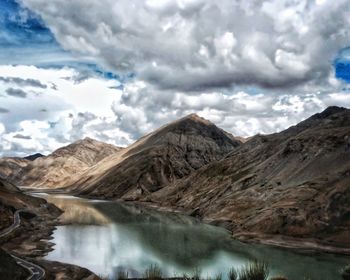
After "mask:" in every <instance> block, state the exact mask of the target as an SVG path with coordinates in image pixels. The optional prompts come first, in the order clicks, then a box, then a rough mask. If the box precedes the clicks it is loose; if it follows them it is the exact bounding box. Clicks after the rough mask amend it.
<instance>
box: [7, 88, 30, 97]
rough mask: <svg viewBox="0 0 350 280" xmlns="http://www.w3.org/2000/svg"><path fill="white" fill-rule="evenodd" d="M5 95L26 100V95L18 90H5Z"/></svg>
mask: <svg viewBox="0 0 350 280" xmlns="http://www.w3.org/2000/svg"><path fill="white" fill-rule="evenodd" d="M6 93H7V95H10V96H13V97H19V98H26V97H27V93H26V92H25V91H24V90H22V89H19V88H8V89H7V90H6Z"/></svg>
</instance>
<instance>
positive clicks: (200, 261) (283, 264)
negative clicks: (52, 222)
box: [45, 196, 350, 280]
mask: <svg viewBox="0 0 350 280" xmlns="http://www.w3.org/2000/svg"><path fill="white" fill-rule="evenodd" d="M45 198H46V199H48V200H49V201H50V202H52V203H54V204H56V205H57V206H58V207H60V208H61V209H63V210H65V211H66V212H65V214H63V216H62V217H61V219H62V220H63V222H65V223H67V225H65V226H59V227H58V228H57V230H56V231H55V232H54V235H53V237H54V240H53V242H54V243H55V244H56V245H55V247H54V250H53V251H52V252H50V253H49V255H48V256H47V257H46V259H48V260H55V261H61V262H66V263H72V264H76V265H80V266H82V267H86V268H88V269H90V270H91V271H93V272H95V273H97V274H100V275H109V276H114V275H115V274H116V273H117V271H118V270H128V272H129V277H138V276H141V275H142V273H143V271H144V270H145V269H146V268H148V267H149V266H150V265H151V264H158V265H159V266H160V267H161V268H162V271H163V273H164V274H165V275H167V276H174V275H178V276H179V275H182V274H183V273H192V272H193V271H194V269H195V268H199V269H200V270H201V271H202V276H203V277H207V276H214V275H216V274H218V273H223V276H224V277H225V274H226V272H227V271H228V270H229V269H230V268H231V267H232V266H235V267H236V268H238V267H240V266H242V265H244V264H245V263H246V262H247V261H249V260H253V259H259V260H265V261H266V262H268V264H269V266H270V268H271V272H272V274H273V275H280V274H283V275H285V276H287V277H288V279H289V280H300V279H303V277H304V276H309V277H312V279H332V280H333V279H334V280H338V279H339V280H340V279H341V278H340V277H339V276H338V272H339V270H340V268H341V267H342V266H344V265H345V264H346V263H347V262H350V260H349V258H345V257H339V256H332V255H327V254H317V255H313V256H311V255H301V254H297V253H293V252H291V251H288V250H283V249H277V248H271V247H268V246H263V245H248V244H242V243H240V242H237V241H235V240H232V239H231V237H230V234H229V232H227V231H226V230H224V229H221V228H218V227H213V226H210V225H206V224H203V223H200V222H198V221H197V220H195V219H193V218H191V217H187V216H184V215H181V214H174V213H163V212H159V211H156V210H153V209H148V208H144V207H141V206H136V205H131V204H122V203H118V202H101V201H92V200H85V199H78V198H72V197H62V196H60V197H57V196H45Z"/></svg>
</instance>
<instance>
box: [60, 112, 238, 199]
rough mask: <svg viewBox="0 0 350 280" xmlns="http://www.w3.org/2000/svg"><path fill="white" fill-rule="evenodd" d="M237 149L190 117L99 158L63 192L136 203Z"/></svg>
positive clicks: (225, 136) (207, 125)
mask: <svg viewBox="0 0 350 280" xmlns="http://www.w3.org/2000/svg"><path fill="white" fill-rule="evenodd" d="M240 145H241V142H240V141H238V140H236V139H235V138H234V137H233V136H232V135H230V134H228V133H227V132H225V131H223V130H221V129H219V128H218V127H216V126H215V125H214V124H213V123H211V122H209V121H207V120H205V119H203V118H200V117H198V116H197V115H195V114H192V115H189V116H186V117H184V118H182V119H180V120H178V121H176V122H173V123H171V124H168V125H165V126H163V127H161V128H159V129H158V130H156V131H154V132H152V133H150V134H148V135H146V136H144V137H142V138H141V139H140V140H138V141H137V142H135V143H134V144H133V145H131V146H129V147H128V148H126V149H123V150H121V151H120V152H118V153H115V154H114V155H112V156H110V157H108V158H105V159H104V160H102V161H101V162H99V163H98V164H96V165H95V166H93V167H92V168H90V169H88V170H86V171H85V172H84V173H83V174H82V176H81V178H79V180H77V181H75V182H74V183H73V184H72V185H71V186H70V187H69V188H67V189H66V191H67V192H69V193H74V194H77V195H83V196H88V197H98V198H105V199H106V198H108V199H110V198H123V199H125V200H136V199H139V198H143V197H145V196H146V195H148V194H150V193H153V192H155V191H158V190H159V189H161V188H163V187H164V186H167V185H169V184H170V183H171V182H173V181H174V180H177V179H180V178H184V177H186V176H188V175H189V174H191V173H192V172H193V171H194V170H197V169H199V168H200V167H202V166H204V165H207V164H208V163H210V162H213V161H217V160H219V159H221V158H222V157H223V156H225V155H227V154H228V153H229V152H231V151H233V150H235V149H236V148H237V147H238V146H240Z"/></svg>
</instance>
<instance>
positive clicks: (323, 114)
mask: <svg viewBox="0 0 350 280" xmlns="http://www.w3.org/2000/svg"><path fill="white" fill-rule="evenodd" d="M346 110H348V109H346V108H344V107H338V106H329V107H327V108H326V109H325V110H324V111H323V112H321V113H318V114H315V115H314V116H315V117H316V118H318V119H325V118H327V117H329V116H330V115H333V114H337V113H340V112H344V111H346Z"/></svg>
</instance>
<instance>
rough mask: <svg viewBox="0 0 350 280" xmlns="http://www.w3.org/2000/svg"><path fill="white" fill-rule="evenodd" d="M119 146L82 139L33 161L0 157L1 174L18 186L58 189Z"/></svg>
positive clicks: (115, 150)
mask: <svg viewBox="0 0 350 280" xmlns="http://www.w3.org/2000/svg"><path fill="white" fill-rule="evenodd" d="M120 149H121V148H118V147H115V146H113V145H110V144H105V143H102V142H99V141H96V140H93V139H90V138H85V139H83V140H79V141H76V142H74V143H73V144H70V145H68V146H66V147H63V148H60V149H58V150H56V151H55V152H53V153H52V154H51V155H49V156H41V157H37V158H36V159H34V160H29V159H22V158H3V159H0V176H1V177H3V178H6V179H7V180H8V181H10V182H11V183H13V184H15V185H18V186H29V187H39V188H58V187H62V186H65V185H66V184H68V183H69V182H71V181H72V180H74V178H75V177H78V176H79V175H80V174H82V173H83V172H84V171H85V170H86V169H88V168H89V167H91V166H93V165H95V164H96V163H98V162H99V161H101V160H102V159H104V158H105V157H107V156H110V155H111V154H114V153H117V152H118V151H120Z"/></svg>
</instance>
